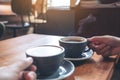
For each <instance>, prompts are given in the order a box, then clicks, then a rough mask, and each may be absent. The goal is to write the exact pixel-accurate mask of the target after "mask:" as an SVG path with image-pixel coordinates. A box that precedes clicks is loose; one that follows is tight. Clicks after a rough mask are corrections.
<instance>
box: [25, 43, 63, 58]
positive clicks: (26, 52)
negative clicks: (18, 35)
mask: <svg viewBox="0 0 120 80" xmlns="http://www.w3.org/2000/svg"><path fill="white" fill-rule="evenodd" d="M41 46H52V47H58V48H61V52H59V54H55V55H50V56H34V55H30V54H28V50H30V49H33V48H37V47H41ZM64 51H65V49H64V48H63V47H62V46H58V45H39V46H36V47H31V48H28V49H27V50H26V51H25V54H26V55H28V56H31V57H52V56H57V55H60V54H63V53H64Z"/></svg>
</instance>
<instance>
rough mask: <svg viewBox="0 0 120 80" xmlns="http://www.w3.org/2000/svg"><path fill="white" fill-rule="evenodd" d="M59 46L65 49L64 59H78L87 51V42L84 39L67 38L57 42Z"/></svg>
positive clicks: (77, 37)
mask: <svg viewBox="0 0 120 80" xmlns="http://www.w3.org/2000/svg"><path fill="white" fill-rule="evenodd" d="M59 45H60V46H62V47H64V49H65V57H66V58H80V57H81V56H82V55H81V54H82V53H83V52H86V51H89V50H90V49H89V48H88V49H86V48H87V45H88V41H87V39H86V38H85V37H79V36H68V37H64V38H61V39H60V40H59Z"/></svg>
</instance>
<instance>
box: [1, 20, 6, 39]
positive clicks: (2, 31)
mask: <svg viewBox="0 0 120 80" xmlns="http://www.w3.org/2000/svg"><path fill="white" fill-rule="evenodd" d="M4 31H5V25H4V23H1V22H0V38H1V37H2V35H3V33H4Z"/></svg>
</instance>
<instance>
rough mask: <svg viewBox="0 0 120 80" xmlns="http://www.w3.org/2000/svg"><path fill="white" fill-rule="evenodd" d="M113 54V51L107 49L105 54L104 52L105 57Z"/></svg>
mask: <svg viewBox="0 0 120 80" xmlns="http://www.w3.org/2000/svg"><path fill="white" fill-rule="evenodd" d="M110 55H111V51H107V52H105V53H104V54H102V56H103V57H108V56H110Z"/></svg>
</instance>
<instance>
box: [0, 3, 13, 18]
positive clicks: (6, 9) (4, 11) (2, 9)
mask: <svg viewBox="0 0 120 80" xmlns="http://www.w3.org/2000/svg"><path fill="white" fill-rule="evenodd" d="M0 15H2V16H4V15H5V16H6V15H8V16H9V15H15V13H13V12H12V10H11V6H10V4H0Z"/></svg>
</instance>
